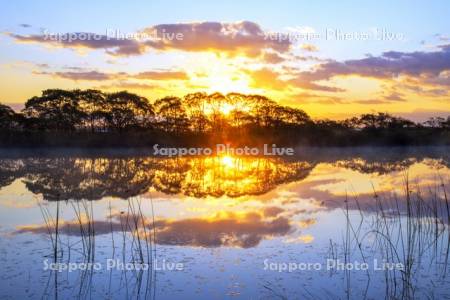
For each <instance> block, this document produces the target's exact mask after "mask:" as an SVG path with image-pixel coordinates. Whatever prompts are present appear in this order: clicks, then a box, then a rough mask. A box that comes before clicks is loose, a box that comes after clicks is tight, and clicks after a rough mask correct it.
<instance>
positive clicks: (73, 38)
mask: <svg viewBox="0 0 450 300" xmlns="http://www.w3.org/2000/svg"><path fill="white" fill-rule="evenodd" d="M8 35H9V36H10V37H12V38H13V39H14V40H16V41H17V42H20V43H36V44H44V45H48V46H53V47H57V48H71V49H90V50H97V49H103V50H105V51H106V52H107V53H108V54H110V55H114V56H130V55H139V54H143V53H144V52H145V51H146V45H145V44H142V43H140V42H139V41H138V40H136V39H120V38H115V37H110V36H106V35H99V34H95V33H90V32H72V33H67V34H63V35H61V36H55V35H48V34H32V35H20V34H14V33H8Z"/></svg>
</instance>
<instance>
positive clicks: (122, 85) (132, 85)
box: [96, 81, 162, 90]
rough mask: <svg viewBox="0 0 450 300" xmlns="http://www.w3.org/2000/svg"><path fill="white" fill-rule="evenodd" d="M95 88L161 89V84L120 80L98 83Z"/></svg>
mask: <svg viewBox="0 0 450 300" xmlns="http://www.w3.org/2000/svg"><path fill="white" fill-rule="evenodd" d="M96 88H97V89H101V90H103V89H121V90H122V89H125V90H154V89H162V87H161V86H158V85H155V84H146V83H137V82H127V81H120V82H116V83H112V84H110V85H100V86H98V87H96Z"/></svg>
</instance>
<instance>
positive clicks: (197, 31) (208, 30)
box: [144, 21, 291, 57]
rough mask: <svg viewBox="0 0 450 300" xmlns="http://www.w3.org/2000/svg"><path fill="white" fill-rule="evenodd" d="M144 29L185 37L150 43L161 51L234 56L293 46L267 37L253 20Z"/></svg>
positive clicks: (171, 25) (280, 49) (286, 48)
mask: <svg viewBox="0 0 450 300" xmlns="http://www.w3.org/2000/svg"><path fill="white" fill-rule="evenodd" d="M144 32H147V33H150V34H151V33H153V32H158V33H159V35H160V36H161V35H163V34H165V36H166V37H168V36H170V35H172V36H173V35H174V34H182V36H183V38H182V39H167V38H162V39H160V40H158V41H157V42H153V41H150V42H148V45H150V46H151V47H153V48H155V49H159V50H182V51H196V52H198V51H213V52H214V51H215V52H223V53H227V54H230V55H232V56H233V55H236V54H243V55H245V56H249V57H256V56H259V55H260V54H261V53H262V50H264V49H271V50H273V51H275V52H281V53H282V52H287V51H288V50H289V49H290V46H291V43H290V42H289V41H279V40H272V39H268V38H266V35H265V32H264V31H263V30H262V29H261V27H260V26H259V25H258V24H256V23H254V22H250V21H241V22H235V23H220V22H195V23H180V24H161V25H156V26H152V27H149V28H146V29H145V30H144ZM163 37H164V36H163Z"/></svg>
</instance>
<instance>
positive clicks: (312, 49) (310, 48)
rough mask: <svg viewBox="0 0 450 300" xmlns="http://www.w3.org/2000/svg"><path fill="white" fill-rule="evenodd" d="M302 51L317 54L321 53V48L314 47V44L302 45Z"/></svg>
mask: <svg viewBox="0 0 450 300" xmlns="http://www.w3.org/2000/svg"><path fill="white" fill-rule="evenodd" d="M300 49H302V50H305V51H308V52H317V51H319V48H317V47H316V46H314V45H313V44H301V45H300Z"/></svg>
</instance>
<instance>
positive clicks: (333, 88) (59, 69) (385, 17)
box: [0, 0, 450, 121]
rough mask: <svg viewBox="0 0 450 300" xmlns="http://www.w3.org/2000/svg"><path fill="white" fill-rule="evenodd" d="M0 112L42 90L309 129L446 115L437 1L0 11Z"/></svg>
mask: <svg viewBox="0 0 450 300" xmlns="http://www.w3.org/2000/svg"><path fill="white" fill-rule="evenodd" d="M1 6H2V9H1V10H0V103H4V104H8V105H11V106H13V107H14V108H16V109H20V107H21V106H22V105H23V103H25V102H26V100H27V99H29V98H31V97H33V96H36V95H39V94H40V93H41V91H42V90H45V89H49V88H62V89H75V88H80V89H85V88H95V89H101V90H103V91H105V92H114V91H120V90H129V91H130V92H133V93H136V94H139V95H142V96H145V97H147V98H148V99H149V100H150V101H154V100H156V99H158V98H161V97H164V96H168V95H174V96H183V95H185V94H187V93H191V92H207V93H212V92H216V91H217V92H221V93H229V92H239V93H245V94H250V93H251V94H255V93H257V94H262V95H265V96H267V97H269V98H271V99H273V100H275V101H277V102H279V103H280V104H283V105H289V106H294V107H298V108H301V109H303V110H305V111H306V112H307V113H308V114H310V115H311V116H312V117H313V118H330V119H343V118H347V117H351V116H354V115H358V114H362V113H370V112H379V111H381V112H388V113H392V114H395V115H400V116H403V117H407V118H410V119H413V120H416V121H422V120H424V119H426V118H428V117H430V116H447V115H450V95H449V88H448V87H449V86H450V32H449V30H450V18H449V17H448V16H450V5H449V4H448V2H447V1H427V2H425V1H372V2H369V1H366V3H362V1H340V2H338V1H298V0H297V1H284V0H278V1H226V2H225V3H219V2H216V1H173V0H168V1H154V0H152V1H148V0H147V1H128V2H125V1H23V0H19V1H8V2H5V3H2V4H1Z"/></svg>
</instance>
